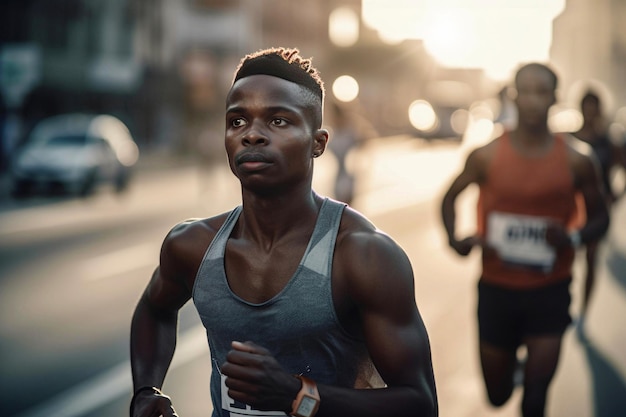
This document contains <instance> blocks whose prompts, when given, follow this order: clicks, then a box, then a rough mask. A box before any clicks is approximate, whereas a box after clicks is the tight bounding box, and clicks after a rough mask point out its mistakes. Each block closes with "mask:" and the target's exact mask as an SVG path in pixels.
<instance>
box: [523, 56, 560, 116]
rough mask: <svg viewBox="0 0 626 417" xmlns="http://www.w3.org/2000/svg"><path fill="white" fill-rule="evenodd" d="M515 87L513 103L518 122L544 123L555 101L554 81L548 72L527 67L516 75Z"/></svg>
mask: <svg viewBox="0 0 626 417" xmlns="http://www.w3.org/2000/svg"><path fill="white" fill-rule="evenodd" d="M516 87H517V97H516V98H515V103H516V105H517V109H518V112H519V122H520V124H525V125H530V126H534V125H542V124H545V123H546V122H547V119H548V110H550V107H551V106H552V105H553V104H554V103H555V102H556V97H555V93H554V81H553V79H552V77H551V76H550V74H549V73H548V72H547V71H546V70H544V69H542V68H528V69H526V70H523V72H521V73H520V74H519V75H518V78H517V84H516Z"/></svg>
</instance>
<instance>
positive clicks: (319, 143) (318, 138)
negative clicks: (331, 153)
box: [312, 129, 328, 158]
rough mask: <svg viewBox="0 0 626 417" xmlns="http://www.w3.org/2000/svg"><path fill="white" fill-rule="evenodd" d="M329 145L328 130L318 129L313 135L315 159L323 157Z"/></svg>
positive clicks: (313, 154)
mask: <svg viewBox="0 0 626 417" xmlns="http://www.w3.org/2000/svg"><path fill="white" fill-rule="evenodd" d="M327 143H328V130H326V129H317V130H316V131H315V133H314V134H313V152H312V156H313V158H317V157H318V156H320V155H322V154H323V153H324V151H325V150H326V144H327Z"/></svg>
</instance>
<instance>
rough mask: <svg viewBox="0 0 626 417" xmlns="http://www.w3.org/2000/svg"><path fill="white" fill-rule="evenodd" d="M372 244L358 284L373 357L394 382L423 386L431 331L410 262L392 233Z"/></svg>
mask: <svg viewBox="0 0 626 417" xmlns="http://www.w3.org/2000/svg"><path fill="white" fill-rule="evenodd" d="M375 240H378V241H377V242H374V243H370V247H369V248H367V249H366V253H364V254H363V255H365V256H362V257H359V258H358V259H363V261H362V262H360V263H359V264H360V265H359V266H358V270H357V271H354V272H355V273H356V274H358V275H357V276H358V278H357V279H356V280H355V282H354V284H355V286H354V289H355V294H356V302H357V305H358V306H359V311H360V315H361V319H362V326H363V332H364V335H365V338H366V341H367V345H368V350H369V353H370V356H371V357H372V360H373V362H374V364H375V365H376V368H377V369H378V371H379V373H380V374H381V376H382V378H383V380H384V381H385V383H387V384H388V385H389V386H394V385H411V386H418V385H419V384H420V383H421V381H424V380H425V379H424V378H425V377H426V379H428V375H430V373H431V372H432V366H431V357H430V347H429V342H428V335H427V332H426V328H425V326H424V323H423V321H422V318H421V316H420V314H419V311H418V309H417V305H416V303H415V288H414V281H413V272H412V268H411V265H410V261H409V259H408V257H407V256H406V254H405V253H404V251H403V250H402V249H401V248H399V247H398V246H397V245H396V244H395V243H394V242H393V241H391V239H389V238H388V237H381V236H379V237H378V238H377V239H375Z"/></svg>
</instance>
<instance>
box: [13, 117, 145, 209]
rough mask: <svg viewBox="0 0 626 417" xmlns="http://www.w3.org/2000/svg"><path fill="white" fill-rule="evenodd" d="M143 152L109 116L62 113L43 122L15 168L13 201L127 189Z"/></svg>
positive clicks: (21, 151)
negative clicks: (99, 189) (57, 191)
mask: <svg viewBox="0 0 626 417" xmlns="http://www.w3.org/2000/svg"><path fill="white" fill-rule="evenodd" d="M138 158H139V149H138V148H137V145H136V143H135V141H134V140H133V138H132V136H131V134H130V132H129V130H128V128H127V127H126V125H124V123H123V122H122V121H120V120H119V119H117V118H115V117H113V116H109V115H89V114H80V113H74V114H64V115H60V116H54V117H50V118H47V119H44V120H42V121H40V122H39V123H38V124H37V125H36V126H35V127H34V129H33V130H32V132H31V134H30V135H29V138H28V139H27V141H26V144H25V145H24V146H23V147H22V148H21V150H20V151H19V152H18V154H17V157H16V158H15V159H14V160H13V162H12V164H11V179H12V190H11V191H12V194H13V195H14V196H15V197H21V196H26V195H28V194H31V193H40V192H48V191H50V190H52V189H54V188H59V187H61V188H62V189H63V190H64V191H66V192H68V193H70V194H74V195H81V196H86V195H89V194H91V193H92V192H93V191H94V189H95V187H96V186H98V185H101V184H107V183H108V184H110V185H112V186H113V187H114V188H115V190H116V191H118V192H120V191H122V190H124V189H125V188H126V186H127V185H128V181H129V176H130V173H131V168H132V167H133V166H134V165H135V163H136V162H137V160H138Z"/></svg>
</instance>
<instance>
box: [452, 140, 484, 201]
mask: <svg viewBox="0 0 626 417" xmlns="http://www.w3.org/2000/svg"><path fill="white" fill-rule="evenodd" d="M485 154H486V149H485V148H480V149H476V150H474V151H472V152H471V153H470V154H469V156H468V157H467V159H466V161H465V164H464V166H463V169H462V171H461V172H460V173H459V174H458V175H457V176H456V177H455V178H454V180H452V183H451V185H450V187H449V188H448V191H447V192H446V195H445V197H444V201H445V200H448V201H451V200H454V198H455V197H456V196H457V195H458V194H460V193H461V192H462V191H463V190H464V189H465V188H467V187H468V186H469V185H470V184H472V183H480V182H481V181H482V179H483V178H484V166H485V162H484V161H485V157H486V156H485Z"/></svg>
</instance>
